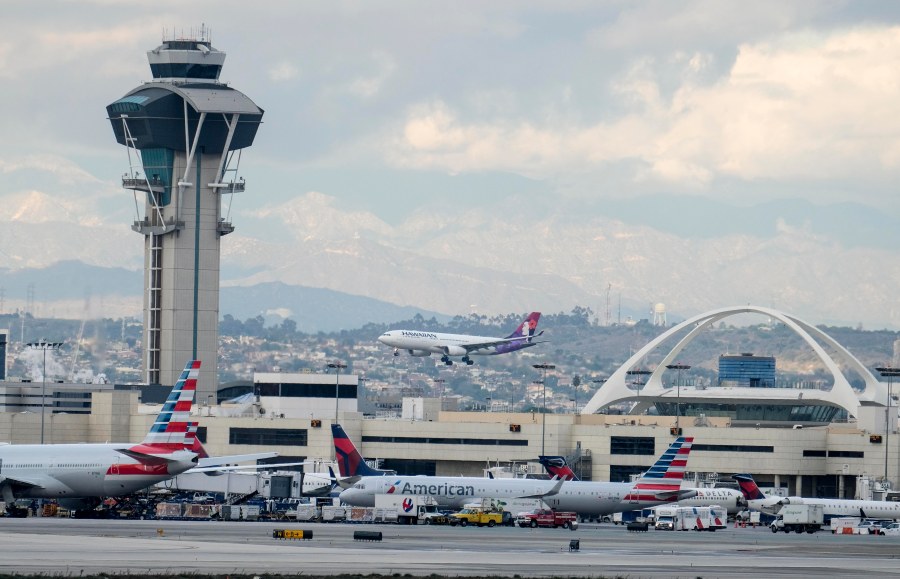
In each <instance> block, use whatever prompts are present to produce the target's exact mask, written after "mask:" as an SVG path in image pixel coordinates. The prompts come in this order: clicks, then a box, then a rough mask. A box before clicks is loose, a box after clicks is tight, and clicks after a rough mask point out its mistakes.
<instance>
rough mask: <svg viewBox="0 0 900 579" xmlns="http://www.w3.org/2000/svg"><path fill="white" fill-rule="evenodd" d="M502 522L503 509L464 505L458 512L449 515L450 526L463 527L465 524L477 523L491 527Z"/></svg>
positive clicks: (480, 525)
mask: <svg viewBox="0 0 900 579" xmlns="http://www.w3.org/2000/svg"><path fill="white" fill-rule="evenodd" d="M502 523H503V511H495V510H489V509H484V508H481V507H465V508H463V510H461V511H459V512H458V513H453V514H452V515H450V526H451V527H455V526H456V525H459V526H460V527H465V526H466V525H470V524H471V525H478V526H479V527H483V526H485V525H487V526H488V527H493V526H495V525H500V524H502Z"/></svg>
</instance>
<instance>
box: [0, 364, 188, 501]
mask: <svg viewBox="0 0 900 579" xmlns="http://www.w3.org/2000/svg"><path fill="white" fill-rule="evenodd" d="M199 373H200V361H199V360H191V361H190V362H188V363H187V366H186V367H185V369H184V371H183V372H182V373H181V377H180V378H179V379H178V382H177V383H176V384H175V386H174V387H173V388H172V392H171V393H170V394H169V397H168V399H167V400H166V402H165V404H163V407H162V410H161V411H160V413H159V415H158V416H157V418H156V421H155V422H154V423H153V426H152V428H151V429H150V432H149V433H148V434H147V436H146V437H145V438H144V440H143V441H142V442H140V443H138V444H135V443H119V444H109V443H99V444H87V443H85V444H3V445H0V498H2V499H3V500H4V501H5V502H6V504H7V505H8V506H12V505H13V504H14V502H15V499H19V498H29V499H30V498H53V499H59V500H60V504H61V505H63V506H67V507H69V508H72V509H86V508H93V507H94V506H96V505H97V504H99V502H100V498H101V497H117V496H122V495H127V494H129V493H132V492H135V491H137V490H140V489H143V488H146V487H148V486H151V485H153V484H155V483H158V482H160V481H162V480H165V479H169V478H171V477H173V476H175V475H177V474H179V473H182V472H184V471H186V470H188V469H190V468H193V467H194V466H196V465H197V462H198V458H197V454H196V453H195V452H193V451H192V450H190V448H189V444H190V441H189V440H187V438H186V433H187V431H188V422H189V417H190V413H191V406H192V404H193V402H194V392H195V391H196V388H197V376H198V374H199Z"/></svg>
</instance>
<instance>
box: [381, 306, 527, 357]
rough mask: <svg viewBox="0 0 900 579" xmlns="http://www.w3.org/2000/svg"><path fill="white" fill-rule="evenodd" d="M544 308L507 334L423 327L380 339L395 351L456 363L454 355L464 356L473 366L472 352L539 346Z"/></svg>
mask: <svg viewBox="0 0 900 579" xmlns="http://www.w3.org/2000/svg"><path fill="white" fill-rule="evenodd" d="M540 319H541V312H531V313H530V314H528V317H527V318H525V320H524V321H523V322H522V323H521V324H519V326H518V327H517V328H516V329H515V331H514V332H513V333H512V334H510V335H508V336H506V337H505V338H492V337H488V336H469V335H466V334H439V333H437V332H423V331H420V330H391V331H389V332H385V333H383V334H382V335H381V336H379V338H378V341H379V342H381V343H382V344H384V345H386V346H390V347H392V348H394V355H395V356H398V355H399V354H400V350H406V351H407V353H409V355H410V356H420V357H425V356H430V355H432V354H441V362H443V363H444V364H446V365H447V366H452V365H453V361H452V360H450V356H462V361H463V362H465V363H466V364H467V365H469V366H471V365H472V364H473V363H474V362H473V361H472V359H471V358H470V357H469V356H496V355H497V354H507V353H509V352H515V351H516V350H522V349H523V348H530V347H531V346H536V345H537V344H540V343H541V342H537V341H535V338H536V337H537V336H540V335H541V334H543V333H544V332H540V333H537V334H535V332H536V331H537V325H538V320H540Z"/></svg>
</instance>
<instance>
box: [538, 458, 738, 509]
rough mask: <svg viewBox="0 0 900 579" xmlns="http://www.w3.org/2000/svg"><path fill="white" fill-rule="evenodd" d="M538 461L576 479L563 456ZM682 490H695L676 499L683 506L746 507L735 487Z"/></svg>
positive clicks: (557, 474) (556, 473) (560, 475)
mask: <svg viewBox="0 0 900 579" xmlns="http://www.w3.org/2000/svg"><path fill="white" fill-rule="evenodd" d="M538 462H540V463H541V465H542V466H543V467H544V468H545V469H547V472H548V473H550V474H551V475H552V476H555V477H558V478H561V479H565V480H575V481H577V480H578V477H577V476H576V475H575V472H574V471H573V470H572V469H571V468H570V467H569V465H568V463H567V462H566V459H565V457H563V456H539V457H538ZM682 490H689V491H695V492H696V494H695V495H694V496H692V497H691V498H688V499H682V500H680V501H678V504H679V505H680V506H683V507H711V506H720V507H724V508H725V509H726V510H727V511H728V514H729V515H734V514H737V513H739V512H740V511H741V510H743V509H744V508H746V506H747V501H746V500H744V495H743V494H742V493H741V492H740V491H737V490H735V489H729V488H708V487H696V488H690V487H682Z"/></svg>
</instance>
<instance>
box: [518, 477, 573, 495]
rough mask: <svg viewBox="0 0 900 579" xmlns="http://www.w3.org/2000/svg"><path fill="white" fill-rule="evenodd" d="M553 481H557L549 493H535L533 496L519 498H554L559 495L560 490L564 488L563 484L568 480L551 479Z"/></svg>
mask: <svg viewBox="0 0 900 579" xmlns="http://www.w3.org/2000/svg"><path fill="white" fill-rule="evenodd" d="M550 480H551V481H555V483H554V485H553V486H552V487H550V489H548V490H547V492H543V493H535V494H533V495H526V496H522V497H519V498H520V499H542V498H544V497H552V496H553V495H558V494H559V489H561V488H562V486H563V483H564V482H566V479H562V478H561V479H557V478H556V477H554V478H552V479H550Z"/></svg>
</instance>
